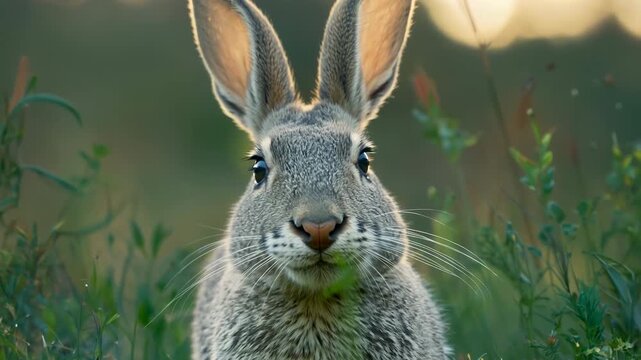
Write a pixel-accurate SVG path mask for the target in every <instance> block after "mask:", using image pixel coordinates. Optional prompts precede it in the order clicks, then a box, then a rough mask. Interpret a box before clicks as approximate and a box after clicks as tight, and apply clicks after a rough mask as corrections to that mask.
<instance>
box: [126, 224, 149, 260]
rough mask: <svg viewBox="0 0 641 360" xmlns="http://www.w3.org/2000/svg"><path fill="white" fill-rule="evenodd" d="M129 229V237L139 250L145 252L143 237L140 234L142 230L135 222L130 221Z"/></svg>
mask: <svg viewBox="0 0 641 360" xmlns="http://www.w3.org/2000/svg"><path fill="white" fill-rule="evenodd" d="M129 227H130V229H131V237H132V238H133V240H134V244H135V245H136V247H137V248H138V249H140V251H142V252H143V253H144V252H145V237H144V236H143V234H142V230H141V229H140V226H139V225H138V223H137V222H135V221H132V222H131V223H130V225H129Z"/></svg>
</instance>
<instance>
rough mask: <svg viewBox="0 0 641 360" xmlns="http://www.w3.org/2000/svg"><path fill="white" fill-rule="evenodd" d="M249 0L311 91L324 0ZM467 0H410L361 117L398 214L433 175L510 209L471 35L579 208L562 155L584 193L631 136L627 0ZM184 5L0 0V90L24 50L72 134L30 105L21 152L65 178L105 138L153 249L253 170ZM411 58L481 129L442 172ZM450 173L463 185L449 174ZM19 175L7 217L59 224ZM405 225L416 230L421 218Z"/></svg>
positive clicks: (447, 104)
mask: <svg viewBox="0 0 641 360" xmlns="http://www.w3.org/2000/svg"><path fill="white" fill-rule="evenodd" d="M255 2H256V3H257V5H258V6H259V7H260V8H261V9H263V11H264V12H265V13H266V14H267V15H268V17H269V18H270V19H271V20H272V22H273V24H274V26H275V28H276V30H277V32H278V34H279V35H280V37H281V40H282V42H283V45H284V47H285V49H286V51H287V53H288V55H289V60H290V62H291V64H292V66H293V68H294V73H295V76H296V79H297V83H298V87H299V90H300V92H301V94H302V96H303V98H305V99H310V97H311V93H312V91H313V88H314V84H315V76H316V65H317V63H316V56H317V54H318V49H319V46H320V41H321V36H322V31H323V28H324V24H325V20H326V18H327V15H328V12H329V9H330V7H331V5H332V1H330V0H269V1H268V0H256V1H255ZM467 4H468V5H467V6H469V8H468V9H467V10H469V13H471V14H472V15H473V17H474V20H475V24H476V27H477V29H476V32H474V31H473V29H472V26H471V24H470V21H469V17H468V15H467V11H466V9H465V8H464V7H465V4H464V3H463V2H461V1H458V0H421V1H419V8H418V9H417V12H416V15H415V24H414V27H413V31H412V35H411V37H410V39H409V43H408V47H407V50H406V53H405V56H404V60H403V64H402V67H401V73H400V77H399V86H398V88H397V90H396V91H395V94H394V97H393V98H392V99H391V100H390V101H388V103H387V104H386V106H385V107H384V108H383V110H382V111H381V113H380V116H379V117H378V119H376V120H375V121H373V122H372V124H371V126H370V128H369V131H370V136H371V138H372V139H373V140H374V142H375V143H376V145H377V154H376V160H375V162H374V165H373V166H374V169H375V171H376V172H377V174H378V176H379V178H380V179H381V180H382V182H383V183H384V184H385V185H386V187H387V188H388V190H390V192H391V193H393V194H394V195H395V196H396V198H397V200H398V202H399V203H400V205H401V207H402V208H408V209H409V208H430V207H433V206H434V204H430V203H429V201H428V195H427V193H428V191H427V189H428V188H429V187H430V186H433V187H435V188H437V189H439V190H442V191H452V192H454V194H455V195H456V196H457V197H465V198H468V199H469V202H470V206H471V209H472V210H473V212H474V213H475V214H476V216H477V217H480V218H483V216H484V214H486V213H487V212H488V209H489V208H490V204H492V203H494V204H496V203H497V202H498V203H509V202H510V196H509V192H510V190H509V189H508V190H506V187H507V188H509V186H510V180H509V177H510V176H511V175H509V174H510V173H509V170H508V168H509V167H508V166H507V165H506V162H507V160H506V159H507V157H506V144H505V143H504V142H503V141H502V135H501V129H500V127H499V126H498V124H497V121H496V117H495V113H494V111H493V108H492V100H491V97H490V94H489V93H488V88H487V81H486V73H485V71H484V65H483V61H482V59H481V57H480V56H479V55H480V54H479V46H478V45H479V43H485V44H489V50H488V53H487V54H488V59H489V60H490V61H491V70H492V73H493V77H494V81H495V84H496V88H497V89H498V97H499V99H500V103H501V106H502V110H503V115H504V118H505V123H506V127H507V130H508V132H509V133H510V138H511V139H513V142H514V144H513V145H515V146H516V147H518V148H521V149H528V148H529V147H530V146H531V143H532V141H531V131H530V130H529V125H528V121H527V119H526V120H525V121H524V120H523V118H524V111H525V110H527V108H533V109H535V112H536V114H537V119H538V121H539V122H540V124H541V127H542V128H544V129H553V132H554V139H555V140H554V142H553V145H552V148H553V150H554V152H555V162H556V163H557V167H558V168H561V169H564V170H561V171H558V172H557V182H558V187H559V188H561V189H565V190H563V192H561V193H557V196H558V197H559V199H558V200H559V201H560V202H561V203H563V202H564V201H565V202H567V203H569V204H574V203H575V202H576V199H577V196H578V194H577V193H576V192H577V191H579V189H578V187H577V186H576V183H575V181H576V179H575V178H574V177H573V176H574V175H575V174H574V172H575V171H576V167H571V166H564V164H570V163H572V162H573V161H576V158H577V157H578V158H580V159H581V168H580V171H582V172H583V178H584V179H585V181H586V183H585V187H586V188H587V191H588V192H589V191H592V190H594V191H596V190H597V189H599V188H600V187H601V186H602V183H603V178H604V174H605V173H606V172H607V169H608V168H609V166H610V163H609V160H608V159H609V156H608V151H607V149H609V148H610V146H611V139H612V134H613V133H616V134H617V136H618V139H619V142H620V143H621V144H632V143H634V142H635V141H637V140H639V137H640V135H641V100H640V98H639V96H640V94H641V71H640V70H639V67H640V66H641V0H536V1H535V0H469V1H468V2H467ZM186 9H187V7H186V1H182V0H180V1H179V0H0V89H1V90H2V91H3V92H4V93H8V92H10V89H11V88H12V84H13V82H14V78H15V72H16V68H17V65H18V62H19V60H20V58H21V56H23V55H24V56H28V58H29V60H30V63H31V70H32V72H33V73H34V74H36V75H37V76H38V89H39V90H40V91H46V92H52V93H56V94H58V95H60V96H63V97H64V98H66V99H68V100H70V101H71V102H72V103H73V104H74V105H75V106H76V108H77V109H78V110H79V111H80V113H81V114H82V117H83V119H84V126H83V127H82V128H78V127H76V126H74V124H73V123H72V122H70V121H67V120H66V119H65V118H66V117H68V115H67V114H66V113H64V112H62V111H49V110H47V111H46V112H45V111H43V110H42V109H41V108H40V107H33V108H32V109H31V111H32V114H34V115H33V117H35V118H39V120H38V121H37V122H35V121H34V122H30V123H28V125H27V130H28V132H29V133H30V135H29V136H28V137H27V138H26V139H25V143H24V145H23V146H22V150H21V157H22V158H23V159H25V160H26V161H27V162H29V163H36V164H47V166H48V167H49V168H51V169H52V170H54V171H56V172H58V173H63V174H65V173H73V172H74V171H77V169H78V168H80V167H81V165H82V164H81V162H80V159H79V157H78V156H77V150H78V149H81V148H87V147H90V146H91V145H92V144H95V143H100V144H106V145H107V146H108V147H109V149H110V150H111V154H110V156H109V158H108V160H106V162H105V171H104V173H105V174H107V177H108V178H107V182H108V183H109V186H110V188H111V191H112V192H113V193H114V194H116V195H114V197H115V198H116V199H115V201H120V202H123V201H126V202H128V203H130V204H132V206H131V207H130V209H131V211H132V212H133V214H134V216H135V217H136V218H137V219H139V220H140V221H141V222H142V223H155V222H157V221H162V222H163V223H165V224H167V226H169V227H171V229H172V237H171V240H170V241H171V242H172V243H171V244H170V245H171V246H168V247H166V248H165V249H164V251H163V254H165V255H167V254H170V253H171V251H172V247H178V246H185V245H187V244H190V243H193V242H194V241H197V239H199V238H200V237H202V236H203V235H207V234H211V229H210V228H209V227H214V228H223V227H224V226H225V222H226V220H227V216H228V213H229V209H230V207H231V206H232V204H233V203H234V201H236V200H237V199H238V198H239V196H240V194H241V193H242V191H243V190H244V188H245V186H246V184H247V182H248V181H249V178H250V175H249V174H248V173H247V169H248V167H249V166H250V164H249V163H247V162H246V161H244V160H243V156H244V155H245V152H246V151H247V150H249V148H250V144H249V142H248V141H247V138H246V136H245V134H244V133H243V132H242V131H240V130H238V129H237V128H235V126H234V125H233V123H232V121H231V120H229V119H227V118H226V117H225V116H224V115H223V114H222V113H221V111H220V108H219V107H218V105H217V104H216V103H215V100H214V98H213V95H212V94H211V88H210V82H209V78H208V76H207V73H206V71H205V69H204V68H203V66H202V64H201V61H200V59H199V58H198V55H197V52H196V50H195V47H194V44H193V41H192V35H191V29H190V26H189V21H188V15H187V10H186ZM421 69H422V70H423V71H425V72H426V73H427V74H428V75H429V77H430V78H431V79H432V81H433V84H435V86H436V88H437V89H438V95H439V98H440V106H441V108H442V109H444V111H446V112H447V113H448V114H449V115H451V116H452V117H454V118H456V119H458V121H459V124H460V126H461V128H464V129H466V130H467V131H469V132H470V133H473V134H477V135H478V136H479V137H478V143H477V144H476V145H475V146H474V147H472V148H471V149H470V150H468V151H467V152H466V153H465V154H464V155H463V156H462V158H461V160H460V161H459V162H458V163H457V164H456V165H455V166H453V165H452V164H451V163H450V162H449V161H448V160H447V158H446V157H445V156H444V155H443V153H442V152H441V151H440V150H439V149H438V148H437V147H435V146H433V145H431V144H429V143H428V142H427V141H426V139H425V137H424V136H423V135H422V132H423V128H422V125H421V124H420V123H419V122H418V121H417V120H416V118H415V117H414V116H413V115H412V110H413V109H414V108H416V107H417V103H418V100H417V98H416V95H415V92H414V85H415V81H414V79H415V77H416V74H417V73H418V72H419V71H420V70H421ZM524 106H525V107H524ZM458 171H463V175H464V178H465V179H466V183H465V186H464V187H459V186H453V185H451V184H455V183H457V181H458V180H457V175H456V173H457V172H458ZM26 181H27V183H26V185H25V186H26V187H28V188H29V189H30V190H29V191H25V195H24V198H23V203H22V208H21V211H22V212H23V213H25V214H28V216H30V218H32V219H34V221H39V222H40V223H43V224H45V225H46V224H49V225H50V226H51V225H52V223H53V222H54V221H56V217H55V216H56V213H55V212H52V211H51V208H58V207H59V206H60V202H61V201H62V199H63V198H64V194H62V195H61V194H59V193H58V192H56V191H53V189H54V188H53V186H50V185H49V184H45V185H43V184H42V183H41V182H36V180H34V179H31V178H27V179H26ZM89 215H91V214H89ZM408 220H410V221H411V222H413V223H414V226H415V227H416V228H421V226H428V224H423V223H421V222H420V221H418V220H415V219H408ZM412 220H414V221H412ZM462 241H465V239H463V240H462ZM98 248H99V247H98ZM94 251H96V252H99V250H94ZM167 256H168V255H167ZM105 261H110V260H105ZM426 277H427V279H428V280H429V278H430V274H427V275H426ZM438 279H439V280H435V284H434V289H435V292H436V293H437V294H441V293H444V292H447V288H448V286H450V285H449V282H448V280H447V278H438ZM469 296H471V297H473V296H474V294H473V293H471V292H470V293H469ZM511 300H512V299H509V298H508V299H507V300H505V301H511ZM498 305H499V304H498V303H496V302H494V303H493V301H492V300H491V298H490V301H489V302H488V301H485V302H483V301H482V300H479V303H478V307H476V308H474V309H462V308H457V306H456V304H451V305H447V310H448V313H449V314H451V317H452V319H451V321H452V322H453V323H455V324H458V325H456V326H455V330H456V329H464V328H465V324H466V322H467V321H468V320H464V319H461V317H462V316H469V317H470V319H471V318H481V317H483V315H482V313H491V312H492V311H494V312H500V311H499V310H500V308H497V306H498ZM463 314H465V315H463ZM469 321H471V322H470V323H469V324H470V326H472V327H476V326H480V325H477V324H479V323H480V322H478V321H476V320H474V321H473V320H469ZM498 323H499V322H489V324H490V325H489V326H493V325H492V324H498ZM506 326H507V325H506ZM457 331H458V332H454V333H453V334H452V338H453V342H454V343H455V346H456V347H460V348H465V349H467V350H466V351H470V352H478V353H483V352H484V351H487V350H484V349H487V346H488V343H483V341H490V340H487V339H485V340H483V339H470V338H469V337H467V335H466V333H465V332H464V330H457ZM492 341H494V344H493V345H491V346H492V347H493V348H496V347H498V348H506V347H509V346H510V344H505V343H504V342H503V341H502V340H501V339H500V338H499V339H493V340H492ZM505 351H507V350H505Z"/></svg>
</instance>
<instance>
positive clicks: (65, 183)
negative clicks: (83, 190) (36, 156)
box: [20, 165, 79, 192]
mask: <svg viewBox="0 0 641 360" xmlns="http://www.w3.org/2000/svg"><path fill="white" fill-rule="evenodd" d="M20 168H21V169H22V170H23V171H31V172H33V173H35V174H37V175H39V176H41V177H43V178H45V179H47V180H51V181H53V182H54V183H55V184H56V185H58V186H60V187H61V188H63V189H65V190H68V191H72V192H78V191H79V189H78V187H77V186H76V185H74V184H73V183H72V182H70V181H69V180H65V179H63V178H61V177H59V176H58V175H56V174H54V173H52V172H50V171H49V170H46V169H43V168H41V167H39V166H36V165H21V166H20Z"/></svg>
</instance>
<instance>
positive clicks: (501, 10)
mask: <svg viewBox="0 0 641 360" xmlns="http://www.w3.org/2000/svg"><path fill="white" fill-rule="evenodd" d="M423 3H424V4H425V5H426V8H427V11H428V13H429V15H430V17H431V18H432V20H433V21H434V23H435V24H436V26H437V27H438V28H439V29H440V30H441V31H442V32H443V33H444V34H445V35H446V36H448V37H449V38H451V39H453V40H455V41H457V42H460V43H463V44H466V45H469V46H477V45H478V42H479V41H481V42H483V43H489V44H490V45H491V47H492V48H495V49H496V48H501V47H505V46H507V45H510V44H512V43H513V42H515V41H518V40H523V39H549V40H554V39H569V38H576V37H580V36H583V35H585V34H587V33H589V32H590V31H591V30H593V29H595V28H596V27H597V26H598V25H600V24H602V23H603V21H605V20H607V19H609V18H611V17H615V18H616V19H617V20H618V22H619V23H620V24H621V25H622V26H623V27H624V28H625V29H626V30H627V31H628V32H630V33H631V34H633V35H637V36H641V1H629V0H612V2H610V1H604V0H536V1H535V0H494V1H493V0H423ZM466 4H467V7H468V8H469V11H470V12H471V14H472V17H473V19H474V23H475V25H476V28H477V34H475V33H474V32H473V30H472V25H471V23H470V20H469V17H468V15H467V11H466Z"/></svg>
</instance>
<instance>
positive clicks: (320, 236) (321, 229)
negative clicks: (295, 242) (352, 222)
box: [301, 219, 342, 251]
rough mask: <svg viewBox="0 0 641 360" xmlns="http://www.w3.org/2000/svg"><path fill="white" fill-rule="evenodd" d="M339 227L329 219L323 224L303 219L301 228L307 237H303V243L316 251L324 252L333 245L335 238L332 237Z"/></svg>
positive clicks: (334, 221)
mask: <svg viewBox="0 0 641 360" xmlns="http://www.w3.org/2000/svg"><path fill="white" fill-rule="evenodd" d="M341 225H342V224H339V223H338V222H337V221H336V219H329V220H327V221H324V222H314V221H309V220H306V219H303V221H301V227H302V230H303V232H304V233H305V234H306V235H307V236H305V235H303V242H304V243H305V245H307V246H309V247H310V248H312V249H314V250H316V251H324V250H326V249H327V248H329V247H330V246H332V244H333V243H334V241H335V238H334V236H332V235H335V233H336V231H337V230H338V229H339V228H340V226H341Z"/></svg>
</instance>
